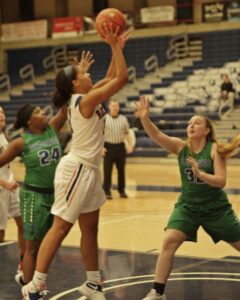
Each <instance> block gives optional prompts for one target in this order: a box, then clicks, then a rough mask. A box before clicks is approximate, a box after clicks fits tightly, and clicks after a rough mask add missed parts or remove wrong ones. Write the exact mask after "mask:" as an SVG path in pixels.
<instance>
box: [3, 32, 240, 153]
mask: <svg viewBox="0 0 240 300" xmlns="http://www.w3.org/2000/svg"><path fill="white" fill-rule="evenodd" d="M188 39H189V41H191V40H194V41H195V40H200V41H202V43H201V44H202V49H201V57H199V56H198V57H191V56H189V55H188V57H183V58H180V59H177V60H176V59H174V60H173V61H172V62H171V61H168V60H167V57H166V53H167V50H168V46H169V43H170V40H171V36H161V37H149V38H148V37H145V38H136V39H132V40H130V41H129V43H128V44H127V45H126V48H125V49H124V52H125V56H126V60H127V63H128V65H129V66H133V67H134V68H135V69H136V75H137V76H136V78H135V81H134V82H129V84H127V85H126V86H125V87H124V88H123V89H122V90H121V91H120V92H119V93H118V94H117V95H116V98H117V100H119V102H120V104H121V111H122V113H124V114H126V116H127V117H128V119H129V122H130V124H134V119H135V117H134V115H133V112H134V110H135V106H134V101H136V100H138V99H139V96H140V95H146V96H148V97H149V99H150V101H151V110H150V111H151V119H152V120H153V121H154V123H156V125H157V126H158V127H159V128H161V129H162V130H163V131H164V132H165V133H167V134H169V135H171V136H177V137H180V138H186V130H185V129H186V126H187V125H186V122H187V120H189V118H190V117H191V116H192V115H193V114H195V113H198V112H204V114H206V115H207V116H208V117H209V118H210V119H211V120H214V121H219V120H220V119H221V117H222V116H221V114H220V113H219V110H218V106H219V105H218V102H217V101H218V94H219V89H220V84H221V79H220V74H221V73H228V74H230V77H231V79H233V80H234V84H235V86H237V93H236V99H235V105H239V103H240V100H239V92H240V89H239V85H238V83H237V81H236V80H237V79H236V76H237V74H238V73H239V72H240V61H239V58H240V57H239V56H240V55H239V53H240V32H239V30H231V31H228V30H225V31H215V32H203V33H201V32H199V33H197V34H196V33H194V34H189V36H188ZM65 47H66V53H67V55H68V53H75V54H78V55H79V54H80V53H81V51H82V50H91V51H92V52H93V55H94V59H95V62H96V63H95V64H94V65H93V67H92V69H91V74H92V78H93V81H97V80H99V79H100V78H102V77H103V76H104V74H105V71H106V68H107V64H108V62H109V60H110V55H111V53H110V50H109V47H108V46H107V45H105V44H104V43H99V42H90V43H85V44H84V45H82V44H71V45H66V46H65ZM53 50H54V49H53V47H49V46H47V47H41V48H31V49H11V50H8V51H7V56H8V70H9V74H11V76H10V79H11V83H12V84H13V85H14V84H19V83H22V80H21V79H20V77H19V69H21V68H22V67H24V66H25V65H26V64H32V65H33V67H34V72H35V76H39V75H43V74H46V73H47V70H46V69H44V65H43V60H44V59H46V57H51V55H52V53H53ZM153 55H155V56H156V60H157V61H158V69H157V70H154V71H152V72H151V71H150V72H149V70H146V68H145V65H144V62H145V61H146V60H147V59H148V58H149V57H151V56H153ZM69 59H70V56H69V57H68V59H67V60H66V61H65V62H64V63H68V61H69ZM53 89H54V81H53V79H52V78H50V79H47V80H46V81H45V82H44V83H41V84H40V83H35V84H34V86H33V88H32V89H30V90H29V89H25V90H22V94H21V95H17V96H16V95H10V101H8V102H6V101H1V98H0V105H1V106H2V107H3V108H4V110H5V111H6V116H7V122H8V123H12V122H13V121H14V118H15V115H16V111H17V110H18V108H19V107H20V106H22V105H23V104H25V103H29V102H30V101H31V103H38V104H39V105H41V106H46V105H49V104H51V92H52V91H53ZM160 121H163V122H164V121H165V124H161V123H160ZM163 125H164V126H163ZM138 127H139V126H138ZM138 127H135V133H136V137H137V144H136V150H135V152H134V154H133V155H135V156H167V152H166V151H165V150H163V149H161V148H160V147H159V146H158V145H156V144H154V143H153V142H152V141H150V139H149V138H148V137H147V135H146V133H145V132H144V131H143V130H142V129H139V128H138Z"/></svg>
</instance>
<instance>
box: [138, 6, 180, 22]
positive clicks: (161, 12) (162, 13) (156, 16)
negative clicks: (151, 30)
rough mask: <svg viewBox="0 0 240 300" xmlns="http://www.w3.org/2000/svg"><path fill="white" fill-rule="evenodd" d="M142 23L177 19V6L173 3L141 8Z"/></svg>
mask: <svg viewBox="0 0 240 300" xmlns="http://www.w3.org/2000/svg"><path fill="white" fill-rule="evenodd" d="M140 14H141V22H142V23H166V22H173V21H174V19H175V8H174V7H173V6H171V5H166V6H153V7H145V8H141V11H140Z"/></svg>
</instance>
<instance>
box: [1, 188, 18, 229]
mask: <svg viewBox="0 0 240 300" xmlns="http://www.w3.org/2000/svg"><path fill="white" fill-rule="evenodd" d="M20 215H21V213H20V205H19V189H17V190H16V191H15V192H11V191H9V190H7V189H4V188H1V189H0V230H5V229H6V227H7V220H8V218H15V217H19V216H20Z"/></svg>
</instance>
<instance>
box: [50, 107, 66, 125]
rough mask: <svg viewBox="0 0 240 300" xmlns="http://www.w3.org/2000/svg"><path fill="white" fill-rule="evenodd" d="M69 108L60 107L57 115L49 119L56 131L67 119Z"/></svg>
mask: <svg viewBox="0 0 240 300" xmlns="http://www.w3.org/2000/svg"><path fill="white" fill-rule="evenodd" d="M67 114H68V108H67V106H63V107H61V108H60V109H59V111H58V112H57V113H56V115H55V116H53V117H52V118H51V120H50V121H49V125H50V126H51V127H53V128H54V129H55V130H56V131H60V130H61V129H62V127H63V126H64V124H65V123H66V120H67Z"/></svg>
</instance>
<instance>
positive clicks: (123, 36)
mask: <svg viewBox="0 0 240 300" xmlns="http://www.w3.org/2000/svg"><path fill="white" fill-rule="evenodd" d="M131 34H132V30H131V29H128V30H126V31H124V32H123V33H122V34H121V35H120V36H119V37H118V42H119V45H120V47H121V48H122V49H123V48H124V47H125V45H126V42H127V41H128V40H129V38H130V37H131Z"/></svg>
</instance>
